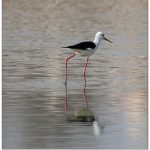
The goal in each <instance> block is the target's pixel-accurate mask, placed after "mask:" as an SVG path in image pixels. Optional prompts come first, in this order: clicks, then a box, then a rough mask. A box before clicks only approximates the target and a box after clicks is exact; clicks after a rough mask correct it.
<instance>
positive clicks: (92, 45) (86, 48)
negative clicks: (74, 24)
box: [63, 32, 112, 110]
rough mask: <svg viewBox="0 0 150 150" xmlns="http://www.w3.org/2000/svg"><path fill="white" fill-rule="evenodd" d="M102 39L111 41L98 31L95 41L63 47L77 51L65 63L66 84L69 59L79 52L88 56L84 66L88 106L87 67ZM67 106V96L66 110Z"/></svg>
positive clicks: (85, 99)
mask: <svg viewBox="0 0 150 150" xmlns="http://www.w3.org/2000/svg"><path fill="white" fill-rule="evenodd" d="M102 40H106V41H108V42H111V41H110V40H108V39H107V38H105V36H104V34H103V33H102V32H97V33H96V35H95V38H94V41H85V42H81V43H78V44H75V45H71V46H66V47H63V48H70V49H72V50H74V51H75V53H74V54H73V55H71V56H70V57H68V58H66V59H65V64H66V81H65V85H67V63H68V61H69V59H71V58H72V57H74V56H76V55H77V54H80V55H81V56H86V57H87V61H86V64H85V66H84V81H85V84H84V101H85V104H86V108H88V102H87V98H86V95H85V89H86V68H87V64H88V60H89V57H90V56H91V55H93V54H94V52H95V51H96V50H97V48H98V47H99V45H100V42H101V41H102ZM111 43H112V42H111ZM67 107H68V104H67V98H66V100H65V110H67Z"/></svg>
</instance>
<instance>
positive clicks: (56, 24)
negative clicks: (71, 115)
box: [2, 0, 147, 149]
mask: <svg viewBox="0 0 150 150" xmlns="http://www.w3.org/2000/svg"><path fill="white" fill-rule="evenodd" d="M97 31H103V32H105V35H106V37H107V38H108V39H110V40H111V41H113V44H111V43H108V42H105V41H103V42H102V43H101V46H100V48H99V49H98V50H97V51H96V53H95V54H94V55H93V56H91V57H90V61H89V64H88V68H87V89H86V94H87V98H88V102H89V107H90V109H91V110H92V111H93V112H94V114H95V117H96V121H97V123H98V126H99V134H96V133H95V132H94V127H93V125H91V124H90V123H81V122H68V121H67V119H66V113H65V112H64V100H65V92H66V91H65V85H64V82H65V64H64V59H65V58H66V57H67V56H70V55H71V54H72V51H71V50H69V49H62V48H61V47H63V46H67V45H70V44H75V43H77V42H80V41H84V40H93V38H94V35H95V33H96V32H97ZM85 61H86V58H85V57H80V56H75V57H74V58H72V60H70V62H69V65H68V66H69V68H68V71H69V76H68V91H67V92H68V100H69V106H70V110H71V111H73V110H75V109H76V108H78V107H80V106H84V101H83V86H84V80H83V79H84V78H83V69H84V68H83V67H84V63H85ZM2 84H3V102H2V103H3V118H2V120H3V137H2V138H3V148H19V149H21V148H22V149H23V148H24V149H28V148H30V149H32V148H43V149H46V148H114V149H115V148H135V149H136V148H147V1H146V0H132V1H130V0H122V1H120V0H112V1H109V2H108V1H103V0H92V1H91V0H86V3H85V1H84V0H77V1H74V0H69V1H67V0H57V1H55V0H44V1H41V0H19V1H18V0H13V1H9V0H3V83H2Z"/></svg>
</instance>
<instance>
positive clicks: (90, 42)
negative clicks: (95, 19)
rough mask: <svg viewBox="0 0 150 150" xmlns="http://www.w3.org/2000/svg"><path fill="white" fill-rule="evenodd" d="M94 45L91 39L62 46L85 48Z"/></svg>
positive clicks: (93, 46)
mask: <svg viewBox="0 0 150 150" xmlns="http://www.w3.org/2000/svg"><path fill="white" fill-rule="evenodd" d="M95 47H96V45H95V43H93V42H92V41H85V42H81V43H78V44H75V45H71V46H67V47H63V48H71V49H81V50H86V49H88V48H92V49H94V48H95Z"/></svg>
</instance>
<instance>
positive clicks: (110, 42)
mask: <svg viewBox="0 0 150 150" xmlns="http://www.w3.org/2000/svg"><path fill="white" fill-rule="evenodd" d="M104 40H106V41H108V42H110V43H112V42H111V41H109V40H108V39H106V38H104Z"/></svg>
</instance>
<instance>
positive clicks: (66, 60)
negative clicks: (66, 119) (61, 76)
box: [65, 53, 76, 110]
mask: <svg viewBox="0 0 150 150" xmlns="http://www.w3.org/2000/svg"><path fill="white" fill-rule="evenodd" d="M75 55H76V53H75V54H73V55H71V56H70V57H68V58H66V59H65V64H66V81H65V85H66V98H65V110H67V107H68V98H67V63H68V61H69V59H71V58H72V57H74V56H75Z"/></svg>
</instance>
